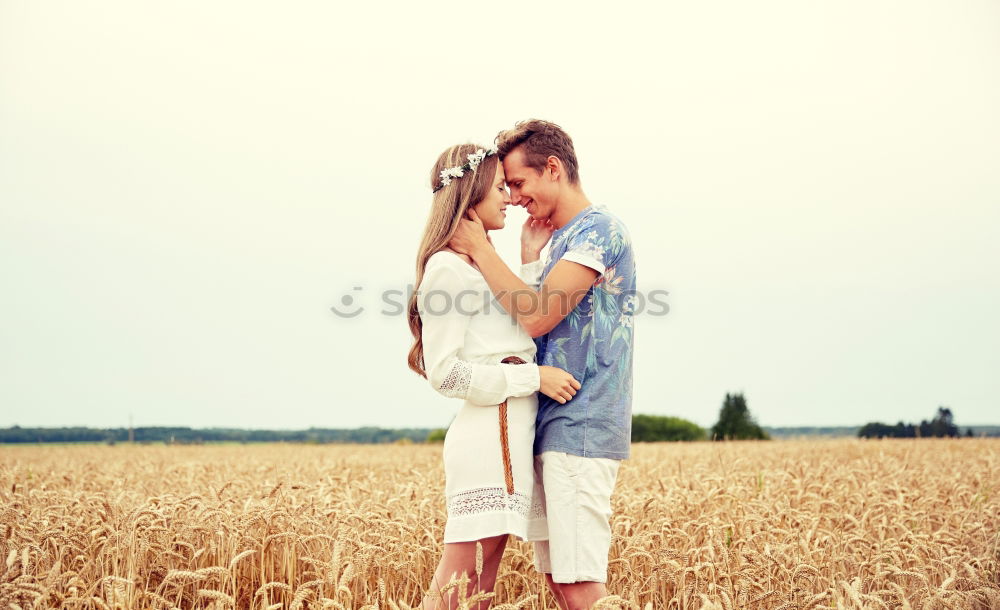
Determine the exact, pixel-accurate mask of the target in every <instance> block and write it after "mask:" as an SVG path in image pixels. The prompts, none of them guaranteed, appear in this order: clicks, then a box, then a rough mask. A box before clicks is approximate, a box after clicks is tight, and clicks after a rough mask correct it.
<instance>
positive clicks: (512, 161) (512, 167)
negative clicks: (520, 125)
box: [503, 148, 525, 177]
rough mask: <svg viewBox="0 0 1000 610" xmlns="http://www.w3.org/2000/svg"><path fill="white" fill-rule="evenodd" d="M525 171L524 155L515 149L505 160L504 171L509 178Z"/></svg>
mask: <svg viewBox="0 0 1000 610" xmlns="http://www.w3.org/2000/svg"><path fill="white" fill-rule="evenodd" d="M523 169H525V165H524V154H523V153H522V152H521V150H520V149H519V148H515V149H514V150H512V151H511V152H510V154H508V155H507V156H506V157H504V158H503V170H504V172H506V174H507V176H508V177H510V176H513V175H515V174H517V173H519V172H520V171H521V170H523Z"/></svg>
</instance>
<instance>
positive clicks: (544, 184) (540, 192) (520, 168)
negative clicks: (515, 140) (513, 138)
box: [503, 146, 558, 220]
mask: <svg viewBox="0 0 1000 610" xmlns="http://www.w3.org/2000/svg"><path fill="white" fill-rule="evenodd" d="M524 161H525V159H524V151H523V150H522V149H521V147H520V146H518V147H517V148H515V149H514V150H512V151H510V154H508V155H507V156H506V157H504V159H503V170H504V174H505V176H506V179H507V186H508V187H509V188H510V199H511V203H513V204H514V205H519V206H522V207H524V209H525V210H527V212H528V214H529V215H530V216H531V217H532V218H534V219H536V220H543V219H546V218H548V217H549V216H551V215H552V212H554V211H555V205H554V198H555V196H556V194H557V190H558V187H557V185H556V182H555V181H554V180H552V179H551V175H550V174H549V170H548V169H543V170H542V171H541V172H539V171H538V170H537V169H534V168H532V167H528V166H527V165H525V163H524Z"/></svg>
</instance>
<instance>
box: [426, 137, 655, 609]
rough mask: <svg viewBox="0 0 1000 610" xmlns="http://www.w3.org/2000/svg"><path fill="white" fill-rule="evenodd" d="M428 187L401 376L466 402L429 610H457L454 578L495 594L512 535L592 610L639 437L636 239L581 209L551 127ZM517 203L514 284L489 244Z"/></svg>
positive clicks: (596, 212)
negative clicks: (627, 463) (625, 467)
mask: <svg viewBox="0 0 1000 610" xmlns="http://www.w3.org/2000/svg"><path fill="white" fill-rule="evenodd" d="M431 189H432V191H433V201H432V204H431V205H432V207H431V211H430V217H429V219H428V222H427V226H426V228H425V229H424V235H423V239H422V241H421V244H420V250H419V252H418V255H417V281H416V284H415V285H416V286H417V290H416V291H415V293H414V295H413V297H412V298H411V299H410V303H409V323H410V330H411V331H412V333H413V335H414V339H415V342H414V345H413V347H412V349H411V350H410V354H409V365H410V368H411V369H413V370H414V371H416V372H417V373H418V374H420V375H422V376H424V377H426V378H427V379H428V381H429V382H430V384H431V386H432V387H433V388H434V390H436V391H437V392H440V393H441V394H443V395H445V396H448V397H453V398H458V399H461V400H463V401H464V403H463V405H462V407H461V409H460V410H459V412H458V415H457V416H456V417H455V419H454V421H453V422H452V424H451V426H450V427H449V429H448V433H447V435H446V437H445V442H444V450H443V458H444V466H445V494H446V497H447V507H448V518H447V522H446V526H445V531H444V543H445V544H444V553H443V555H442V557H441V561H440V563H439V565H438V567H437V571H436V572H435V574H434V581H433V582H432V583H431V584H430V587H429V593H428V594H427V596H426V597H425V598H424V602H423V608H424V609H425V610H432V609H437V608H454V607H456V605H457V604H456V601H455V598H456V597H457V595H456V593H457V592H456V591H454V589H452V590H450V591H449V592H448V593H447V594H446V595H441V594H440V593H439V592H440V590H441V588H442V587H444V585H446V584H447V583H448V582H449V580H450V579H451V577H452V576H453V575H459V576H460V575H462V574H465V575H468V576H469V578H470V584H469V590H470V594H471V593H474V592H476V591H479V592H489V591H492V590H493V588H494V585H495V583H496V577H497V571H498V569H499V565H500V560H501V558H502V556H503V551H504V547H505V545H506V543H507V539H508V536H509V535H514V536H517V537H518V538H520V539H521V540H525V541H532V542H533V543H534V557H535V569H537V570H538V571H539V572H540V573H543V574H545V578H546V581H547V582H548V585H549V588H550V590H551V591H552V594H553V596H554V597H555V599H556V602H557V603H558V604H559V607H560V608H562V609H564V610H569V609H573V610H575V609H577V608H589V607H590V606H591V605H592V604H593V603H594V602H595V601H596V600H598V599H600V598H601V597H604V596H606V595H607V594H608V593H607V590H606V588H605V584H604V583H606V582H607V567H608V553H609V550H610V546H611V527H610V522H609V520H610V518H611V493H612V491H613V489H614V485H615V481H616V478H617V475H618V468H619V464H620V462H621V460H623V459H626V458H627V457H628V456H629V442H630V437H631V413H632V405H631V403H632V351H633V350H632V345H633V343H632V319H633V311H634V304H635V263H634V258H633V255H632V244H631V241H630V239H629V236H628V233H627V231H626V229H625V227H624V225H623V224H622V222H621V221H620V220H619V219H618V218H617V217H615V216H614V215H612V214H611V213H610V212H609V211H608V210H607V209H606V208H604V207H602V206H595V205H591V203H590V201H589V200H588V199H587V197H586V195H585V194H584V192H583V189H582V188H581V185H580V177H579V171H578V165H577V159H576V153H575V152H574V150H573V141H572V140H571V139H570V137H569V136H568V135H567V134H566V133H565V132H564V131H563V130H562V129H561V128H560V127H559V126H558V125H555V124H553V123H549V122H546V121H539V120H530V121H524V122H521V123H518V124H517V125H516V126H515V127H514V128H513V129H510V130H507V131H504V132H501V133H500V134H499V135H498V136H497V142H496V146H495V147H491V148H481V147H478V146H476V145H474V144H460V145H457V146H452V147H451V148H448V149H447V150H445V151H444V152H443V153H442V154H441V155H440V157H438V160H437V162H436V163H435V164H434V168H433V170H432V172H431ZM511 204H513V205H514V206H520V207H524V208H525V210H526V211H527V213H528V218H527V219H526V220H525V222H524V224H523V226H522V229H521V262H522V265H521V268H520V273H519V274H515V273H514V272H512V271H511V270H510V269H509V268H508V267H507V266H506V265H505V264H504V262H503V261H502V260H501V258H500V256H499V255H498V254H497V252H496V250H495V249H494V248H493V244H492V242H491V240H490V238H489V232H490V231H496V230H500V229H502V228H503V227H504V224H505V220H506V215H507V208H508V207H509V206H510V205H511ZM550 241H551V244H550V246H549V250H548V257H547V259H546V260H545V261H542V260H541V258H540V255H541V251H542V249H543V248H544V247H545V246H546V244H548V243H549V242H550ZM477 544H478V545H481V547H482V551H481V553H482V555H481V558H480V561H481V565H480V566H479V570H478V573H477ZM488 607H489V601H488V600H487V601H484V602H483V603H482V604H480V608H481V609H482V608H488Z"/></svg>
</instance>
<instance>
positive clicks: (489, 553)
mask: <svg viewBox="0 0 1000 610" xmlns="http://www.w3.org/2000/svg"><path fill="white" fill-rule="evenodd" d="M478 542H479V544H481V545H482V546H483V569H482V575H481V576H477V575H476V541H472V542H447V543H445V545H444V553H443V554H442V555H441V561H440V562H439V563H438V567H437V570H436V571H435V572H434V580H433V582H431V585H430V590H429V592H428V594H427V595H426V596H424V601H423V605H422V606H421V608H423V610H453V609H454V608H457V607H458V591H457V590H456V589H451V590H449V591H448V592H447V593H444V594H441V593H440V591H441V589H442V588H444V587H445V585H447V584H448V583H449V582H450V581H451V580H452V578H453V577H455V578H461V577H462V575H463V574H465V575H468V577H469V588H468V591H467V592H466V593H467V595H468V596H470V597H471V596H472V595H475V594H476V593H477V591H487V592H488V591H492V590H493V586H494V585H495V584H496V576H497V575H496V569H494V570H493V573H492V575H489V573H488V572H487V569H486V568H487V565H486V564H487V559H492V558H493V556H494V555H495V554H496V552H497V549H498V548H499V549H500V555H501V556H502V555H503V547H504V545H506V544H507V534H501V535H500V536H493V537H491V538H483V539H482V540H479V541H478ZM496 564H497V566H498V567H499V561H497V562H496ZM487 583H489V588H487V587H486V586H485V585H486V584H487ZM484 603H485V604H486V605H482V604H480V606H479V607H480V608H481V609H482V610H485V609H486V608H489V603H486V602H484Z"/></svg>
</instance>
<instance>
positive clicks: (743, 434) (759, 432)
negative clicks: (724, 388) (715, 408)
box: [712, 392, 770, 441]
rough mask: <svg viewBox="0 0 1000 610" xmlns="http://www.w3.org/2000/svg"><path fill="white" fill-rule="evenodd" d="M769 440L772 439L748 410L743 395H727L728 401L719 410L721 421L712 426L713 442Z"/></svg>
mask: <svg viewBox="0 0 1000 610" xmlns="http://www.w3.org/2000/svg"><path fill="white" fill-rule="evenodd" d="M745 439H753V440H768V439H770V437H769V436H768V435H767V433H766V432H764V429H763V428H761V427H760V426H759V425H757V422H756V421H754V419H753V417H752V416H751V415H750V409H748V408H747V401H746V399H745V398H744V397H743V394H742V393H739V394H729V393H728V392H727V393H726V399H725V400H724V401H723V403H722V408H721V409H719V421H717V422H716V423H715V425H714V426H712V440H716V441H723V440H745Z"/></svg>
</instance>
